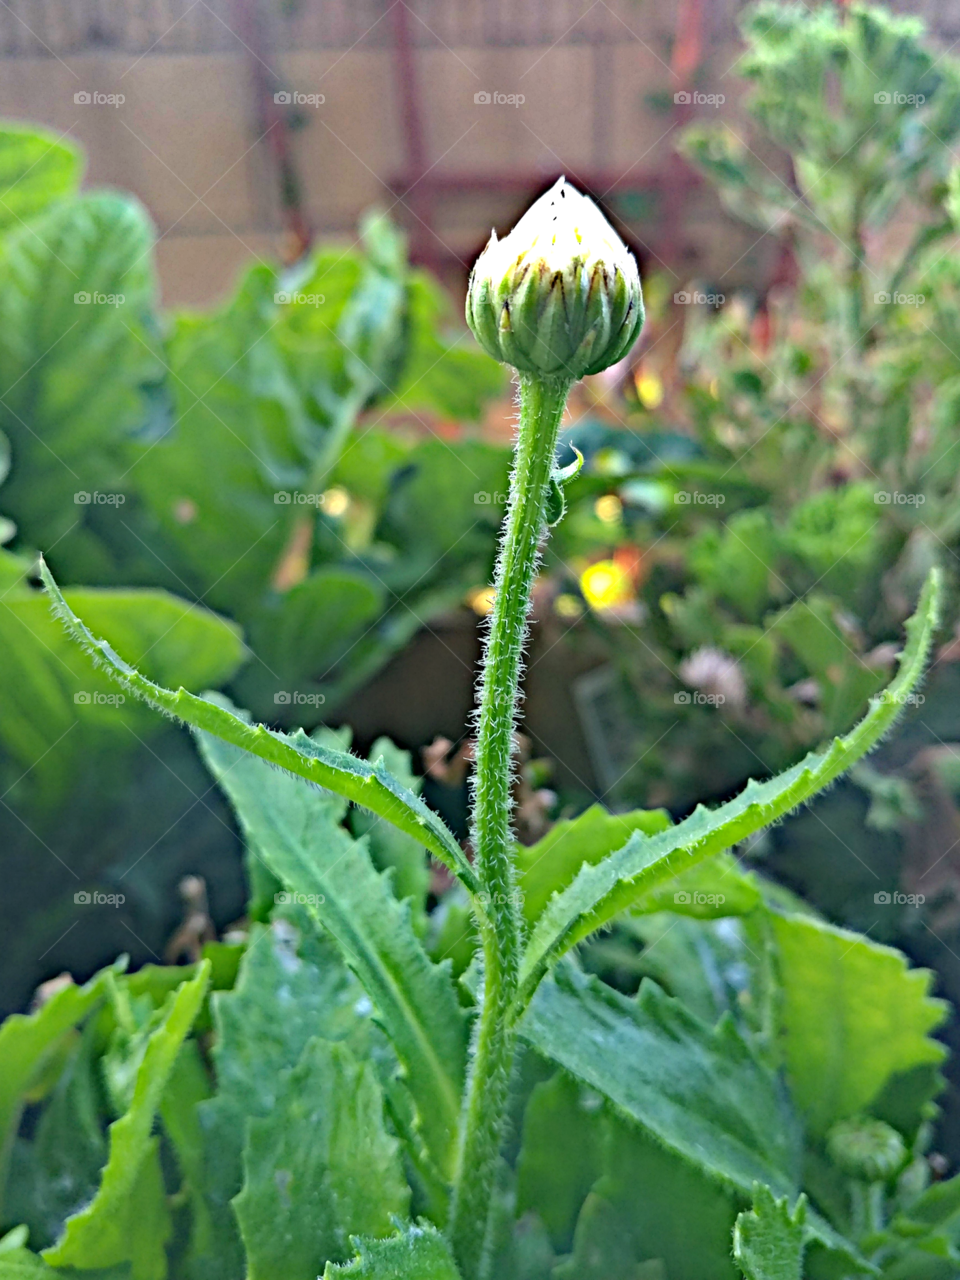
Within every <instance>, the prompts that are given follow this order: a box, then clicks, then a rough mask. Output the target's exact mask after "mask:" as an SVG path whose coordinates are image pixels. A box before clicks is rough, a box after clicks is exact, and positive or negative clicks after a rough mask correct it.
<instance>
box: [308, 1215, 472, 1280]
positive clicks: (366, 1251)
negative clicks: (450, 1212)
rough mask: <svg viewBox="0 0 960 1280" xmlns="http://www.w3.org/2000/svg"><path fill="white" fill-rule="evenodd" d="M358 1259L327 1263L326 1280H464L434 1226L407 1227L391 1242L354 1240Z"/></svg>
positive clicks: (324, 1276) (393, 1237)
mask: <svg viewBox="0 0 960 1280" xmlns="http://www.w3.org/2000/svg"><path fill="white" fill-rule="evenodd" d="M353 1244H354V1247H355V1248H356V1250H357V1257H356V1259H355V1260H354V1261H353V1262H348V1263H347V1264H346V1266H342V1267H341V1266H336V1265H334V1264H333V1263H327V1266H326V1269H325V1271H324V1273H323V1280H337V1277H338V1276H351V1277H352V1278H353V1280H460V1272H459V1271H458V1270H457V1266H456V1263H455V1262H454V1260H453V1257H452V1255H451V1253H450V1249H449V1246H448V1245H447V1242H446V1240H444V1238H443V1236H442V1235H440V1233H439V1232H438V1231H437V1230H436V1229H435V1228H433V1227H431V1226H427V1225H423V1226H412V1225H408V1226H406V1227H404V1228H403V1229H402V1230H401V1231H400V1232H399V1233H398V1234H397V1235H395V1236H391V1237H390V1238H389V1239H388V1240H354V1242H353Z"/></svg>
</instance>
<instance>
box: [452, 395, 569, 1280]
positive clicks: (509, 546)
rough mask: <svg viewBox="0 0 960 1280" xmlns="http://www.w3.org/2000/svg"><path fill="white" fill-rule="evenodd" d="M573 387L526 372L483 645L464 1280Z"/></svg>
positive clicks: (462, 1205)
mask: <svg viewBox="0 0 960 1280" xmlns="http://www.w3.org/2000/svg"><path fill="white" fill-rule="evenodd" d="M569 389H570V383H569V381H567V380H563V381H560V380H554V379H548V378H536V377H533V376H526V375H522V376H521V379H520V433H519V439H518V442H517V452H516V462H515V467H514V472H513V475H512V476H511V478H510V500H509V505H508V508H507V517H506V522H505V529H504V535H503V541H502V543H501V546H500V556H499V559H498V562H497V571H496V577H495V579H494V585H495V587H496V599H495V601H494V607H493V614H492V617H491V622H490V630H489V633H488V636H487V642H486V648H485V652H484V662H483V679H482V683H481V690H480V721H479V727H478V733H477V748H476V770H475V775H474V808H473V843H474V849H475V853H476V868H477V871H478V874H479V879H480V883H481V888H482V890H483V894H484V895H485V900H486V912H485V918H483V919H481V921H480V930H481V938H482V943H483V995H482V1005H481V1013H480V1018H479V1021H478V1025H477V1029H476V1033H475V1039H474V1052H473V1059H472V1064H471V1069H470V1078H469V1082H468V1085H467V1094H466V1100H465V1104H464V1112H463V1118H462V1121H461V1132H460V1145H459V1150H458V1156H457V1176H456V1181H455V1184H454V1194H453V1206H452V1209H451V1216H450V1228H449V1233H450V1239H451V1242H452V1244H453V1249H454V1253H455V1255H456V1258H457V1262H458V1263H459V1265H460V1270H461V1272H462V1275H463V1277H464V1280H481V1278H482V1277H483V1275H484V1271H485V1267H486V1265H487V1261H488V1259H487V1257H486V1254H487V1233H488V1224H489V1219H490V1203H491V1198H492V1193H493V1186H494V1179H495V1175H496V1165H497V1157H498V1154H499V1151H500V1142H501V1139H502V1136H503V1127H504V1117H505V1114H506V1108H507V1094H508V1086H509V1080H510V1070H511V1066H512V1063H513V1055H514V1049H515V1034H514V1031H513V1029H512V1027H511V1026H510V1024H509V1012H510V1007H511V1004H512V1001H513V998H514V996H515V994H516V990H517V977H518V972H519V965H520V954H521V946H522V941H523V939H522V916H521V911H520V902H519V896H518V893H517V889H516V872H515V866H514V857H513V834H512V830H511V817H512V785H513V739H514V722H515V719H516V709H517V692H518V686H519V683H520V671H521V667H522V662H523V646H524V641H525V639H526V635H527V615H528V613H529V610H530V589H531V586H532V584H533V576H534V573H535V571H536V567H537V558H538V554H539V546H540V540H541V538H542V536H543V532H544V528H545V525H546V516H545V507H546V498H547V490H548V485H549V481H550V476H551V473H552V470H553V464H554V452H555V450H556V442H557V432H558V430H559V427H560V418H561V415H562V413H563V407H564V405H565V403H566V399H567V392H568V391H569Z"/></svg>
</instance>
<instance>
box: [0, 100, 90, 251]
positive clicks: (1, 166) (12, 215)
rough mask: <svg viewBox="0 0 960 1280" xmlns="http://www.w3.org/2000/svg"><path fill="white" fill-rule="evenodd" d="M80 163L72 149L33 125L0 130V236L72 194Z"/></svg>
mask: <svg viewBox="0 0 960 1280" xmlns="http://www.w3.org/2000/svg"><path fill="white" fill-rule="evenodd" d="M82 170H83V159H82V157H81V155H80V152H79V151H78V150H77V148H76V147H73V146H71V145H70V144H69V143H65V142H64V141H63V140H62V139H60V138H57V137H56V135H55V134H53V133H48V132H47V130H46V129H38V128H37V127H36V126H35V125H30V126H24V125H15V124H9V123H8V124H5V125H4V126H3V128H2V129H0V232H5V231H10V230H13V229H14V228H16V227H18V226H21V225H22V224H23V223H24V222H26V221H27V220H28V219H30V218H32V217H35V216H36V215H37V214H38V213H41V212H42V211H43V210H44V209H45V208H46V206H47V205H49V204H52V203H53V202H54V200H59V199H61V198H62V197H63V196H66V195H70V194H71V193H72V192H74V191H75V190H76V188H77V186H78V184H79V182H80V174H81V172H82Z"/></svg>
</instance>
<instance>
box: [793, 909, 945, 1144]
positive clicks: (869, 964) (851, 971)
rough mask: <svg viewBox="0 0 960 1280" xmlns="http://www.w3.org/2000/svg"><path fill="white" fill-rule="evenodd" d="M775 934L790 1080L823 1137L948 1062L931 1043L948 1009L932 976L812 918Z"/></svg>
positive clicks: (812, 1125) (798, 920)
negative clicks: (920, 1071)
mask: <svg viewBox="0 0 960 1280" xmlns="http://www.w3.org/2000/svg"><path fill="white" fill-rule="evenodd" d="M772 927H773V932H774V938H775V940H776V945H777V951H778V954H779V970H780V984H781V988H782V996H781V1012H780V1021H781V1027H782V1029H783V1041H784V1055H785V1060H786V1068H787V1074H788V1078H789V1080H790V1085H791V1089H792V1091H793V1095H794V1097H795V1098H796V1100H797V1102H798V1104H799V1106H800V1107H801V1109H802V1110H803V1112H804V1114H805V1116H806V1118H807V1123H808V1124H809V1126H810V1128H811V1129H812V1131H813V1132H814V1133H815V1134H817V1135H821V1136H822V1135H823V1134H824V1133H826V1131H827V1130H828V1129H829V1128H830V1127H831V1126H832V1125H833V1124H835V1123H836V1122H837V1121H838V1120H844V1119H846V1118H847V1117H848V1116H853V1115H856V1114H857V1113H858V1112H860V1111H866V1110H869V1108H870V1104H871V1103H872V1102H873V1101H874V1099H875V1098H876V1097H877V1096H878V1095H879V1094H880V1092H881V1090H882V1089H883V1087H884V1085H885V1084H886V1083H887V1081H888V1080H889V1079H890V1078H891V1077H893V1076H895V1075H899V1074H901V1073H904V1072H907V1071H910V1070H911V1069H912V1068H914V1067H917V1066H921V1065H923V1064H925V1063H939V1062H942V1061H943V1059H944V1058H945V1057H946V1049H945V1048H944V1047H943V1046H942V1045H941V1044H939V1043H938V1042H937V1041H936V1040H933V1039H931V1037H930V1034H929V1033H930V1032H931V1031H933V1030H934V1029H935V1028H936V1027H937V1026H938V1025H939V1023H941V1022H942V1021H943V1019H944V1017H945V1015H946V1011H947V1006H946V1005H945V1004H944V1002H943V1001H940V1000H932V999H930V997H929V995H928V994H927V993H928V991H929V987H930V981H931V974H930V973H929V971H928V970H925V969H910V968H909V967H908V965H907V961H906V957H905V956H903V955H902V954H901V953H900V952H899V951H894V950H893V949H892V948H891V947H884V946H880V945H879V944H878V943H875V942H871V941H869V940H868V939H867V938H864V937H862V936H861V935H860V934H855V933H850V932H848V931H847V930H845V929H838V928H835V927H834V926H833V925H829V924H825V923H823V922H822V921H819V920H814V919H812V918H811V917H809V916H774V917H773V919H772Z"/></svg>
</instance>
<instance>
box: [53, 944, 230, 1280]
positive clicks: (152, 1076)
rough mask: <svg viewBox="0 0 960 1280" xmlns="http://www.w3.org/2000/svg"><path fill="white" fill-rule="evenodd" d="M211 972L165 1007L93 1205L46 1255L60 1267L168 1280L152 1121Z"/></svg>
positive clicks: (166, 1227)
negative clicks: (122, 1268)
mask: <svg viewBox="0 0 960 1280" xmlns="http://www.w3.org/2000/svg"><path fill="white" fill-rule="evenodd" d="M209 975H210V966H209V965H208V964H206V963H204V964H202V965H201V966H200V967H199V970H198V972H197V976H196V977H195V978H193V979H192V980H191V981H188V982H184V983H182V984H181V986H180V987H179V988H178V989H177V991H176V992H174V993H173V995H171V997H170V999H169V1001H168V1002H167V1004H166V1006H165V1014H164V1018H163V1021H162V1022H161V1023H160V1025H159V1026H158V1027H157V1028H156V1030H155V1031H154V1032H153V1033H152V1035H151V1036H150V1040H149V1042H148V1044H147V1048H146V1052H145V1053H144V1055H143V1060H142V1062H141V1064H140V1069H139V1070H138V1072H137V1079H136V1084H135V1086H134V1091H133V1100H132V1102H131V1104H130V1109H129V1110H128V1111H127V1112H126V1113H125V1114H124V1115H123V1116H121V1117H120V1119H119V1120H116V1121H114V1123H113V1124H112V1125H111V1126H110V1131H109V1135H110V1155H109V1158H108V1160H107V1164H106V1166H105V1168H104V1170H103V1174H102V1177H101V1180H100V1187H99V1189H98V1191H97V1194H96V1195H95V1197H94V1199H93V1201H92V1202H91V1203H90V1204H89V1205H87V1207H86V1208H84V1209H82V1210H81V1211H80V1212H79V1213H77V1214H74V1216H73V1217H72V1218H69V1219H68V1220H67V1223H66V1227H65V1229H64V1233H63V1236H62V1237H61V1239H60V1240H59V1241H58V1243H57V1244H56V1245H54V1246H53V1247H52V1248H49V1249H45V1250H44V1253H43V1257H44V1259H45V1261H47V1262H49V1263H51V1264H52V1265H54V1266H76V1267H82V1268H85V1269H90V1268H93V1267H109V1266H115V1265H116V1264H118V1263H121V1262H130V1263H131V1264H132V1275H133V1277H134V1280H162V1277H163V1276H165V1275H166V1257H165V1251H164V1246H165V1243H166V1239H167V1236H168V1234H169V1231H170V1224H169V1213H168V1210H167V1207H166V1195H165V1192H164V1188H163V1176H162V1174H161V1172H160V1166H159V1156H158V1140H157V1138H156V1137H152V1136H151V1132H152V1129H153V1121H154V1117H155V1115H156V1112H157V1109H158V1108H159V1106H160V1102H161V1100H162V1098H163V1094H164V1091H165V1090H166V1087H167V1082H168V1081H169V1079H170V1074H171V1072H172V1071H173V1068H174V1064H175V1063H176V1060H177V1055H178V1054H179V1052H180V1048H181V1045H182V1044H183V1041H184V1039H185V1038H186V1036H187V1035H188V1033H189V1031H190V1028H191V1027H192V1026H193V1023H194V1020H195V1018H196V1016H197V1014H198V1013H199V1011H200V1006H201V1005H202V1003H203V998H204V996H205V994H206V989H207V983H208V980H209Z"/></svg>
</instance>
